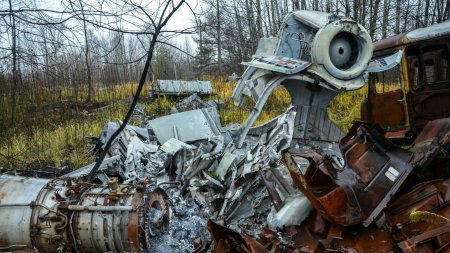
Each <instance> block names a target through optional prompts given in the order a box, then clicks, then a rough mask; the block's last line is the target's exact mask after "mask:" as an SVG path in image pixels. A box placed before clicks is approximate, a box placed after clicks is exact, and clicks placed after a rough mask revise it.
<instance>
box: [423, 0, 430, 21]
mask: <svg viewBox="0 0 450 253" xmlns="http://www.w3.org/2000/svg"><path fill="white" fill-rule="evenodd" d="M424 11H425V14H424V18H423V25H424V26H425V27H426V26H428V19H429V15H430V14H429V13H430V0H425V10H424Z"/></svg>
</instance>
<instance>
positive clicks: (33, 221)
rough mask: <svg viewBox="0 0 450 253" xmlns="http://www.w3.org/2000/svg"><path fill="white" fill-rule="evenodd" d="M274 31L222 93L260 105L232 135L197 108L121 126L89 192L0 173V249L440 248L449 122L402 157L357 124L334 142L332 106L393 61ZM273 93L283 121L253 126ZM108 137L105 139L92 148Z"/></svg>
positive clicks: (291, 23)
mask: <svg viewBox="0 0 450 253" xmlns="http://www.w3.org/2000/svg"><path fill="white" fill-rule="evenodd" d="M283 24H284V25H283V26H282V28H281V30H280V33H279V35H278V37H276V38H266V39H262V40H261V41H260V44H259V47H258V50H257V52H256V54H255V56H254V57H253V59H252V61H251V62H249V63H246V64H247V65H248V66H249V67H248V68H247V70H246V71H245V72H244V74H243V76H242V78H241V79H240V81H239V83H238V85H237V87H236V89H235V91H234V94H233V99H234V101H235V102H236V104H237V105H242V104H243V102H244V100H245V99H246V98H247V97H251V98H252V99H254V100H255V102H256V104H255V108H254V110H253V111H252V113H251V115H250V116H249V118H248V119H247V121H246V122H245V123H244V124H243V125H242V126H241V125H229V126H222V125H221V123H220V118H219V114H218V111H217V110H218V109H217V107H216V106H215V105H214V103H211V102H205V101H203V100H202V99H200V98H199V97H198V96H196V95H193V96H191V97H188V98H186V99H185V100H183V101H181V102H180V103H178V104H177V105H176V106H175V108H173V110H172V114H170V115H166V116H163V117H159V118H154V119H151V120H148V121H146V122H145V126H144V127H136V126H131V125H129V126H127V127H126V128H125V130H124V131H122V133H121V135H120V136H119V137H117V138H116V139H115V140H114V143H113V144H112V145H111V147H110V148H109V149H108V156H109V157H107V158H106V159H105V160H104V161H103V163H102V165H101V167H100V170H99V172H98V174H97V176H96V178H95V180H94V183H95V184H94V183H88V182H85V181H83V178H84V176H85V175H87V174H88V173H89V172H90V171H91V169H92V167H93V164H92V165H88V166H86V167H83V168H80V169H78V170H76V171H73V172H70V173H69V174H66V175H64V176H62V177H60V178H57V179H53V180H44V179H36V178H25V177H17V176H9V175H1V176H0V214H1V217H9V218H8V219H4V218H2V221H1V226H0V250H13V249H22V248H32V249H35V250H38V251H41V252H68V251H70V252H107V251H108V252H111V251H112V252H139V251H143V252H208V251H211V250H212V251H213V252H395V251H399V252H439V251H440V252H445V251H446V250H449V245H450V234H449V232H450V222H449V221H448V218H450V207H449V205H448V203H449V201H450V179H449V174H450V172H449V167H450V166H448V164H449V161H450V160H449V151H450V145H449V143H450V118H446V119H438V120H433V121H430V122H429V123H428V124H427V125H426V126H425V128H424V129H423V131H422V132H421V133H420V134H419V135H418V136H417V137H416V138H415V140H414V141H413V142H412V143H410V144H409V145H408V146H400V145H398V144H394V143H393V142H391V141H390V140H389V139H388V138H386V137H385V131H384V130H383V129H382V128H381V127H379V126H378V125H373V124H368V123H363V122H357V123H356V124H355V125H353V127H352V128H351V129H350V131H349V132H348V133H347V134H345V133H343V132H342V131H341V130H340V128H339V127H337V126H336V125H335V124H334V123H333V122H331V121H330V120H329V119H328V116H327V107H328V104H329V102H330V101H331V100H332V99H333V98H334V97H335V96H336V95H337V94H338V93H339V92H344V91H345V90H352V89H358V88H360V87H362V86H363V85H364V83H365V75H366V74H367V73H369V72H380V71H385V70H386V69H388V68H392V67H394V66H395V65H397V64H399V62H400V59H401V57H402V52H398V53H395V54H393V55H389V56H387V57H385V58H383V59H378V60H373V61H370V60H371V58H372V52H373V48H372V42H371V38H370V36H369V35H368V33H367V32H366V30H365V29H364V28H363V27H362V26H361V25H359V24H357V23H356V22H354V21H352V20H350V19H347V18H343V17H338V16H335V15H331V14H328V13H319V12H310V11H297V12H293V13H292V14H290V15H288V16H287V17H286V18H285V20H284V22H283ZM279 85H283V86H284V87H286V89H287V90H288V91H289V93H290V95H291V98H292V107H290V108H287V110H286V112H285V113H283V114H281V115H280V116H278V117H277V118H275V119H273V120H271V121H269V122H267V123H265V124H263V125H260V126H256V127H253V124H254V122H255V120H256V118H257V117H258V116H259V114H260V113H261V110H262V108H263V106H264V104H265V102H266V101H267V98H268V97H269V95H270V94H271V93H272V91H273V90H274V89H275V88H276V87H277V86H279ZM118 127H119V123H116V122H108V123H107V124H106V125H105V127H104V129H103V132H102V134H101V135H100V137H99V138H98V142H97V143H96V148H97V150H102V149H103V148H104V147H105V143H106V142H107V140H108V139H109V137H110V136H111V135H112V133H113V132H114V131H115V130H116V129H117V128H118ZM19 189H20V191H23V192H27V193H29V194H27V195H26V196H20V198H19V197H18V194H17V192H16V191H17V190H19ZM169 209H170V210H169ZM12 211H14V213H13V212H12ZM411 214H412V215H411ZM410 216H412V217H410ZM411 218H412V219H411ZM19 221H20V222H19ZM17 224H19V225H17ZM11 231H15V232H14V233H10V232H11ZM5 239H6V240H5Z"/></svg>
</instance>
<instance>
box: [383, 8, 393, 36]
mask: <svg viewBox="0 0 450 253" xmlns="http://www.w3.org/2000/svg"><path fill="white" fill-rule="evenodd" d="M390 5H391V1H390V0H384V2H383V24H382V27H381V29H382V32H381V38H382V39H385V38H386V35H387V28H388V15H389V6H390Z"/></svg>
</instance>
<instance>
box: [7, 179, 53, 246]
mask: <svg viewBox="0 0 450 253" xmlns="http://www.w3.org/2000/svg"><path fill="white" fill-rule="evenodd" d="M47 183H48V180H45V179H37V178H24V177H15V176H0V206H1V207H0V217H1V218H0V250H1V249H4V250H15V249H21V248H31V246H32V243H31V237H30V234H31V233H30V224H31V213H32V211H33V209H32V208H31V207H30V203H32V202H33V201H36V198H37V196H38V195H39V192H40V189H42V188H43V187H44V186H45V185H46V184H47ZM14 245H16V246H14ZM11 246H14V247H11ZM9 247H10V248H9Z"/></svg>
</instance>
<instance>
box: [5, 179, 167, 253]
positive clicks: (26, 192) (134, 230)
mask: <svg viewBox="0 0 450 253" xmlns="http://www.w3.org/2000/svg"><path fill="white" fill-rule="evenodd" d="M0 192H1V194H0V217H2V218H1V219H0V251H16V250H25V249H36V250H38V251H39V252H148V250H150V248H151V237H153V236H156V235H158V234H161V233H163V232H165V231H166V230H167V229H168V223H169V202H168V196H167V194H166V193H165V192H164V191H163V190H162V189H160V188H154V189H150V188H149V187H148V186H147V185H146V183H145V182H141V183H137V184H119V183H118V182H117V178H110V180H109V182H108V186H106V187H105V186H102V185H93V184H90V183H88V182H83V181H80V180H78V181H74V180H73V179H64V178H57V179H53V180H47V179H40V178H25V177H18V176H9V175H0Z"/></svg>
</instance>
